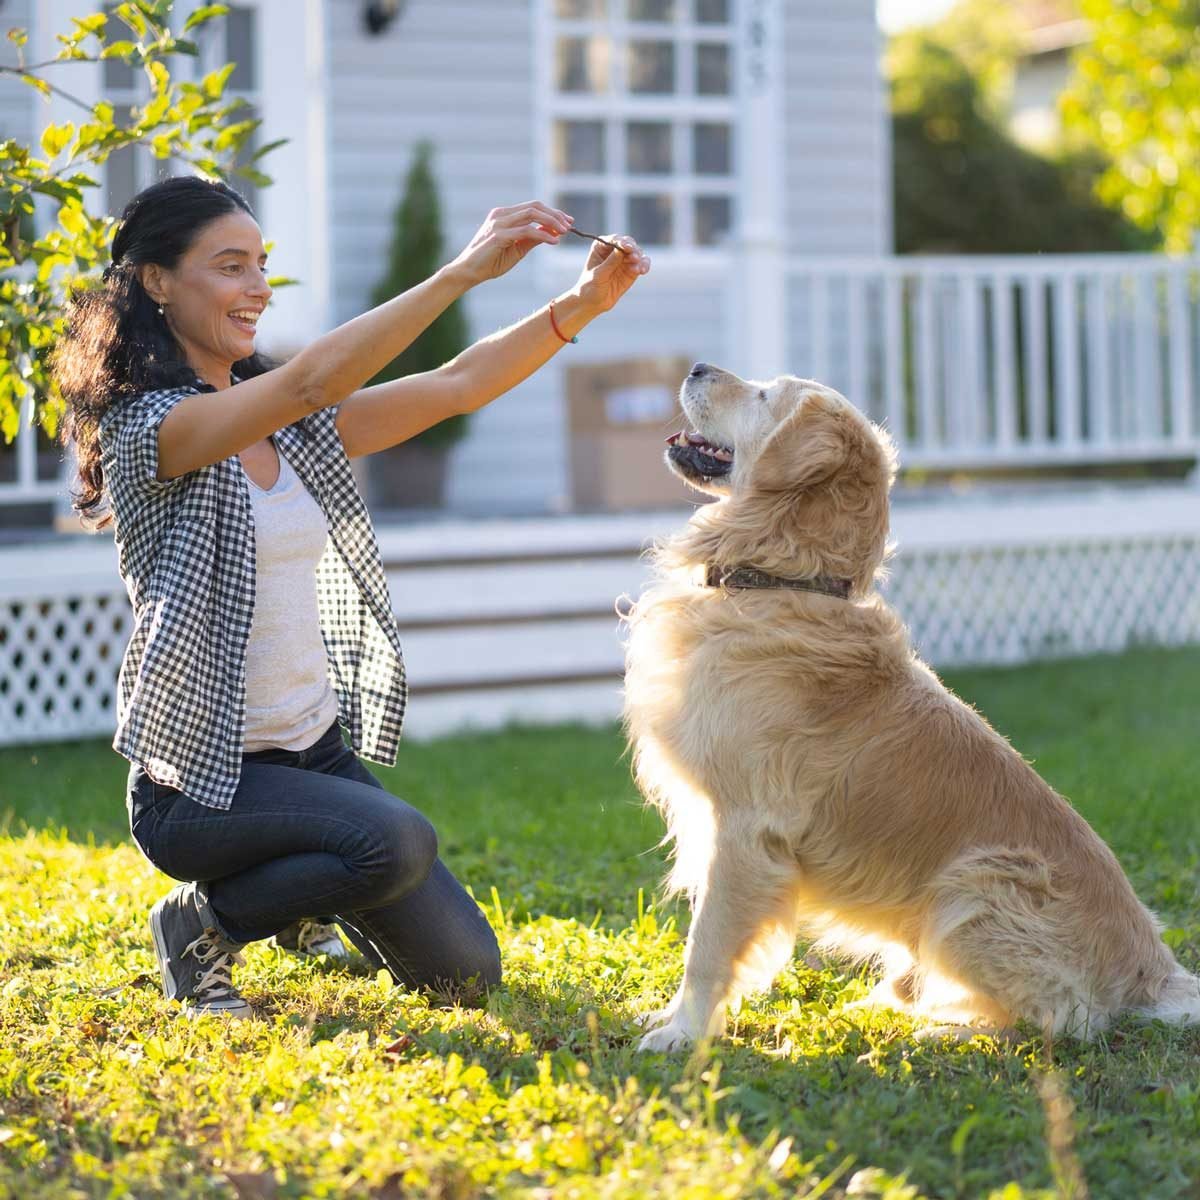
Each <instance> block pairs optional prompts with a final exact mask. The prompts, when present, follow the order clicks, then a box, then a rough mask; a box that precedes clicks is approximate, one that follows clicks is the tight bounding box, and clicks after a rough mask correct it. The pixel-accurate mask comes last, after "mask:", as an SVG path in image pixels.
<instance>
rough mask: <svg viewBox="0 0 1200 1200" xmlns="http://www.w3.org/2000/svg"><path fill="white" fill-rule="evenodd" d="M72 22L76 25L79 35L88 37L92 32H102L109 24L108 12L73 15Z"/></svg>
mask: <svg viewBox="0 0 1200 1200" xmlns="http://www.w3.org/2000/svg"><path fill="white" fill-rule="evenodd" d="M71 23H72V24H73V25H74V26H76V30H77V31H78V35H80V36H83V37H86V36H89V35H90V34H100V32H102V31H103V29H104V26H106V25H107V24H108V16H107V13H102V12H94V13H92V14H91V16H90V17H72V18H71Z"/></svg>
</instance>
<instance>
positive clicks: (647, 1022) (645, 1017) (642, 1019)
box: [633, 1008, 675, 1029]
mask: <svg viewBox="0 0 1200 1200" xmlns="http://www.w3.org/2000/svg"><path fill="white" fill-rule="evenodd" d="M673 1020H675V1009H674V1008H655V1009H652V1010H651V1011H650V1012H644V1013H638V1014H637V1016H635V1017H634V1018H633V1023H634V1024H635V1025H640V1026H641V1027H642V1028H643V1029H657V1028H658V1027H659V1026H660V1025H670V1023H671V1022H672V1021H673Z"/></svg>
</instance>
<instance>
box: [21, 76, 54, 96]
mask: <svg viewBox="0 0 1200 1200" xmlns="http://www.w3.org/2000/svg"><path fill="white" fill-rule="evenodd" d="M21 82H22V83H27V84H28V85H29V86H30V87H31V88H37V90H38V91H39V92H41V93H42V95H43V96H45V97H46V99H47V100H49V99H50V85H49V84H48V83H47V82H46V81H45V80H44V79H39V78H38V77H37V76H36V75H22V76H21Z"/></svg>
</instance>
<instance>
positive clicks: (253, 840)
mask: <svg viewBox="0 0 1200 1200" xmlns="http://www.w3.org/2000/svg"><path fill="white" fill-rule="evenodd" d="M127 799H128V805H129V824H130V829H131V831H132V833H133V838H134V841H136V842H137V844H138V846H139V847H141V850H142V853H143V854H145V856H146V857H147V858H148V859H149V860H150V861H151V862H152V863H153V864H154V865H155V866H156V867H157V868H158V869H159V870H160V871H163V872H164V873H166V874H167V875H170V876H171V877H172V878H174V879H180V880H185V881H186V880H197V881H202V882H204V883H205V885H206V888H207V892H208V900H209V904H210V905H211V907H212V909H213V912H214V913H215V914H216V917H217V920H218V921H219V922H220V924H221V927H222V928H221V932H223V933H224V934H225V935H226V936H227V937H229V938H230V939H231V940H232V941H235V942H252V941H256V940H257V939H259V938H266V937H271V936H272V935H273V934H276V933H278V932H279V931H280V930H282V929H285V928H287V926H288V925H290V924H292V922H294V921H297V920H300V919H301V918H304V917H311V916H314V915H316V914H319V913H333V914H336V919H337V921H338V923H339V924H340V925H341V926H342V928H343V929H344V930H345V932H346V935H347V937H349V938H350V940H351V941H352V942H353V943H354V944H355V945H356V946H357V947H358V948H359V949H360V950H361V951H362V952H363V954H364V955H366V957H367V958H368V959H369V960H370V961H371V962H373V963H374V964H375V965H377V966H378V965H384V966H386V967H387V968H388V970H389V971H390V972H391V973H392V975H393V976H394V977H395V978H396V979H397V980H398V981H399V982H402V983H405V984H407V985H409V986H410V987H421V986H428V987H437V986H440V985H444V984H447V983H450V984H454V983H460V982H465V981H468V980H470V979H472V978H474V979H476V980H477V981H478V982H479V983H483V984H485V985H487V986H489V987H492V986H495V985H496V984H497V983H499V981H500V952H499V948H498V947H497V945H496V938H495V935H494V934H493V933H492V930H491V927H490V926H489V925H488V923H487V921H486V920H485V919H484V916H483V914H482V913H481V912H480V911H479V906H478V905H477V904H476V903H475V901H474V900H472V899H471V897H470V896H468V895H467V893H466V891H465V890H464V889H463V887H462V885H461V884H460V883H459V882H458V881H457V880H456V879H455V878H454V876H453V875H451V874H450V872H449V871H448V870H447V869H446V867H445V866H444V865H443V864H442V861H441V860H440V859H439V858H438V854H437V834H436V833H435V832H434V828H433V826H432V825H431V824H430V823H429V821H428V820H426V818H425V817H424V816H422V815H421V814H420V813H419V812H417V810H416V809H415V808H412V807H410V806H409V805H407V804H405V803H404V801H403V800H399V799H397V798H396V797H395V796H393V795H392V794H391V793H390V792H388V791H387V790H386V789H385V788H384V786H383V784H381V783H380V782H379V780H378V779H376V778H375V776H374V775H372V774H371V772H370V771H368V770H367V768H366V767H365V766H364V765H363V764H362V762H361V761H360V760H359V758H358V756H357V755H356V754H354V752H353V751H352V750H350V749H349V748H348V747H347V746H346V744H345V742H344V741H343V740H342V734H341V729H340V727H339V726H338V724H337V722H336V721H335V722H334V724H333V725H331V726H330V727H329V729H328V730H326V732H325V733H324V734H323V735H322V736H321V737H320V738H319V739H318V740H317V741H316V742H315V743H314V744H313V745H311V746H309V747H307V748H306V749H304V750H261V751H258V752H256V753H254V754H247V755H245V756H244V757H243V759H242V774H241V779H240V781H239V783H238V788H237V792H236V794H235V795H234V798H233V806H232V808H231V809H229V811H227V812H224V811H221V810H220V809H215V808H209V807H207V806H205V805H203V804H198V803H197V802H196V801H195V800H192V799H191V798H190V797H188V796H187V795H186V794H185V793H183V792H180V791H177V790H176V789H174V788H170V787H165V786H164V785H163V784H160V783H155V782H154V780H152V779H151V778H150V777H149V776H148V775H147V774H146V772H145V771H144V770H142V768H141V767H140V766H137V765H136V764H135V765H133V766H132V767H131V768H130V771H129V788H128V797H127Z"/></svg>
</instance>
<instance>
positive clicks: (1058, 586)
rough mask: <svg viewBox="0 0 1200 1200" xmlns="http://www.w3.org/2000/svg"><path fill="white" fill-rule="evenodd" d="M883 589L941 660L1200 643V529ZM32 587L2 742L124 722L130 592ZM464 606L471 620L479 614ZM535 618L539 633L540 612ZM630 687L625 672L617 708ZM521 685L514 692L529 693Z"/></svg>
mask: <svg viewBox="0 0 1200 1200" xmlns="http://www.w3.org/2000/svg"><path fill="white" fill-rule="evenodd" d="M634 562H635V560H634V559H633V558H631V559H630V563H631V565H632V564H634ZM476 569H477V570H478V571H479V573H480V579H479V583H478V591H479V593H480V594H481V595H486V594H488V593H489V591H494V590H495V589H496V588H497V587H499V586H500V583H501V582H502V581H498V576H499V575H503V573H504V572H505V571H512V570H518V571H519V569H520V567H519V566H516V565H508V566H506V565H505V564H503V563H500V564H495V565H489V566H486V567H484V566H480V567H477V568H476ZM580 578H581V580H582V581H586V580H587V579H589V578H590V577H588V576H587V575H586V574H584V575H581V576H580ZM8 590H9V591H10V592H11V591H13V590H14V589H13V588H12V587H11V586H10V587H9V588H8ZM64 590H65V589H64ZM596 590H597V589H596V583H595V581H594V580H593V581H592V586H591V588H590V589H586V585H585V584H581V592H580V595H579V597H578V601H579V602H578V604H577V605H574V606H572V607H574V608H576V610H577V611H580V612H589V611H607V609H608V608H609V606H611V604H612V596H611V594H609V592H608V591H605V594H604V595H599V594H593V593H594V592H595V591H596ZM884 590H885V594H886V595H887V597H888V599H889V601H890V602H891V603H892V604H893V605H894V606H895V607H896V609H897V610H898V611H899V613H900V614H901V616H902V617H903V618H904V620H905V621H907V622H908V625H909V627H910V629H911V630H912V633H913V639H914V641H915V643H916V645H917V647H918V650H919V651H920V653H921V655H922V657H924V658H926V659H927V660H928V661H929V662H931V663H933V664H934V665H935V666H938V667H950V666H966V665H973V664H1000V663H1020V662H1027V661H1031V660H1035V659H1046V658H1055V657H1065V656H1070V655H1082V654H1097V653H1110V652H1118V651H1122V650H1125V649H1128V648H1129V647H1131V646H1136V645H1141V644H1153V645H1182V644H1186V643H1189V642H1197V643H1200V535H1198V536H1190V535H1189V536H1167V535H1160V536H1153V537H1150V536H1143V537H1138V538H1127V539H1112V540H1108V541H1103V540H1088V541H1078V540H1077V541H1070V542H1062V543H1056V544H1042V545H1026V546H997V547H982V548H981V547H975V548H970V547H966V548H964V547H937V548H932V547H914V548H911V549H908V550H905V549H904V548H903V547H902V548H901V552H900V554H899V555H898V556H897V558H896V560H895V561H894V563H893V564H892V576H891V579H890V580H889V581H888V583H887V584H886V586H885V589H884ZM29 592H30V598H23V597H20V596H17V597H16V598H13V597H11V596H10V597H8V598H3V599H0V744H10V745H11V744H22V743H32V742H43V741H60V740H66V739H70V738H77V737H96V736H102V737H107V736H111V733H112V730H113V725H114V719H115V716H114V714H115V705H116V677H117V671H118V669H119V666H120V659H121V654H122V653H123V651H124V649H125V643H126V641H127V640H128V637H129V622H130V614H129V605H128V602H127V600H126V597H125V593H124V592H123V591H121V590H119V589H115V590H113V591H111V592H102V591H97V590H95V589H92V590H90V591H88V592H87V593H86V594H79V595H71V594H69V590H68V591H67V594H63V595H57V596H45V595H38V594H37V582H36V580H31V581H30V586H29ZM482 611H484V610H482V609H481V612H482ZM458 616H461V617H463V618H465V619H468V620H469V619H470V617H471V614H470V613H463V614H456V618H455V619H457V617H458ZM476 623H477V622H476ZM522 631H523V632H524V633H526V634H528V632H529V628H528V626H527V625H526V626H524V627H522ZM402 632H403V629H402ZM451 632H452V631H451ZM475 632H476V633H477V634H483V633H484V632H487V633H488V636H491V637H495V638H505V637H508V636H510V635H511V634H512V632H513V630H512V628H511V627H505V626H503V625H497V626H495V627H494V628H492V629H491V630H490V631H485V630H482V629H478V630H476V631H475ZM575 636H576V637H577V639H578V642H579V645H578V655H579V660H580V661H590V660H591V658H592V657H595V656H596V655H597V654H600V655H602V656H607V654H608V652H609V651H611V650H612V649H613V647H612V646H611V645H610V644H609V642H610V640H613V641H615V637H616V634H615V632H614V631H613V629H612V626H611V622H610V621H607V620H606V621H603V622H597V621H591V622H588V621H580V622H579V624H578V631H577V634H576V635H575ZM417 639H418V635H417V634H416V633H414V634H413V635H412V638H411V639H410V640H411V641H413V647H414V666H415V665H417V663H416V659H417V657H419V656H418V655H416V650H417V648H418V647H417ZM551 640H552V639H547V643H546V647H547V654H546V655H545V656H543V657H546V658H547V659H549V658H550V657H552V655H551V651H552V650H553V647H552V645H551ZM529 644H530V646H531V648H530V649H529V651H528V653H527V654H526V655H525V658H524V660H523V669H524V670H525V671H526V672H527V674H528V676H529V678H530V679H539V678H542V677H544V676H545V675H546V674H547V673H548V672H549V669H550V667H555V668H558V667H561V663H557V662H550V663H549V664H548V662H543V661H541V659H539V658H538V656H537V654H536V652H535V651H536V646H537V644H538V643H537V642H536V641H534V642H532V643H529ZM604 661H608V659H607V657H604ZM615 661H618V660H617V659H616V658H615V657H614V662H615ZM416 682H419V681H418V680H416V677H415V675H414V683H416ZM462 682H463V684H464V685H469V684H470V681H469V680H464V681H462ZM485 682H486V680H484V679H482V678H481V680H480V683H481V684H482V683H485ZM618 692H619V689H618V687H616V686H615V680H614V686H613V687H612V689H611V695H612V698H613V701H612V702H613V712H612V716H613V717H615V716H616V715H617V707H618V704H619V699H618ZM519 694H520V690H518V692H516V693H514V695H515V696H517V697H518V700H519ZM561 694H562V704H561V707H560V708H559V709H557V710H556V711H555V716H556V719H561V720H570V719H572V718H573V717H576V716H578V717H579V718H580V719H589V718H590V719H594V718H595V717H596V715H597V714H596V711H595V709H596V705H595V702H594V701H592V702H591V703H590V706H589V708H588V710H587V711H586V712H584V711H583V710H582V709H581V710H580V711H579V712H578V713H577V712H576V711H575V710H574V709H573V708H572V697H573V696H574V694H575V693H574V692H572V690H571V688H570V687H569V686H564V687H562V688H561ZM492 700H494V695H493V693H492V692H490V691H488V690H487V689H485V688H481V689H480V690H479V691H478V692H472V691H463V692H459V693H455V694H453V695H449V694H448V695H445V696H439V697H437V698H436V702H437V703H438V704H440V705H441V706H442V708H443V709H444V708H446V706H448V705H449V706H457V711H460V712H461V718H460V719H459V720H458V722H457V724H459V725H464V724H470V723H472V722H476V721H477V720H478V718H479V717H480V714H481V712H482V710H483V708H484V707H486V705H487V704H488V703H489V702H491V701H492ZM418 702H419V701H418ZM453 715H454V714H450V713H447V712H441V715H440V717H439V726H438V727H439V729H451V728H454V727H455V725H456V722H455V720H453V719H452V717H453Z"/></svg>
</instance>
